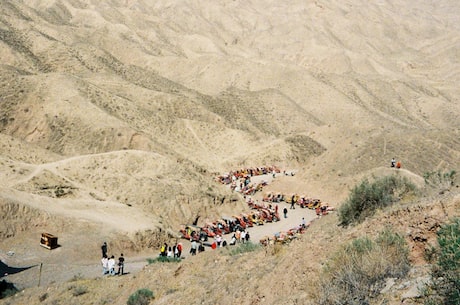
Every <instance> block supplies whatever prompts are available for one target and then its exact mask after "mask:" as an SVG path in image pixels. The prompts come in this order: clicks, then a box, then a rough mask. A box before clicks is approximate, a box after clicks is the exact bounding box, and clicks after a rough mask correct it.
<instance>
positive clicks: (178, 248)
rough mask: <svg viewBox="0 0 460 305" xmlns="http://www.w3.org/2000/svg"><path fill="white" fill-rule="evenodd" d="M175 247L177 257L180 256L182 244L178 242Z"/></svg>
mask: <svg viewBox="0 0 460 305" xmlns="http://www.w3.org/2000/svg"><path fill="white" fill-rule="evenodd" d="M176 249H177V258H180V256H181V255H182V244H181V243H178V244H177V248H176Z"/></svg>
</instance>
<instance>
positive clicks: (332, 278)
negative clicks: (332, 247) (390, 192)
mask: <svg viewBox="0 0 460 305" xmlns="http://www.w3.org/2000/svg"><path fill="white" fill-rule="evenodd" d="M409 269H410V264H409V249H408V247H407V244H406V242H405V240H404V238H403V237H401V236H400V235H399V234H396V233H394V232H392V231H391V230H388V229H387V230H385V231H383V232H381V233H380V234H379V236H378V237H377V238H376V239H375V240H372V239H370V238H368V237H362V238H358V239H355V240H353V241H352V242H351V243H349V244H347V245H344V246H343V247H342V248H341V249H340V250H339V251H337V252H336V253H334V254H333V256H332V257H331V259H330V260H329V261H328V263H327V264H326V267H325V268H324V270H323V272H322V274H321V276H320V280H319V281H318V283H317V285H318V289H317V291H318V294H317V295H316V297H315V298H316V302H315V303H317V304H356V305H358V304H360V305H362V304H369V303H370V300H371V299H372V297H375V296H376V295H378V294H379V292H380V290H381V289H382V288H383V286H384V284H385V279H386V278H388V277H401V276H404V275H405V274H406V273H407V272H408V271H409Z"/></svg>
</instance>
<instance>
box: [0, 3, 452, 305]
mask: <svg viewBox="0 0 460 305" xmlns="http://www.w3.org/2000/svg"><path fill="white" fill-rule="evenodd" d="M459 11H460V2H459V1H456V0H441V1H436V2H433V1H428V0H426V1H425V0H423V1H418V2H417V3H416V4H414V3H412V2H409V1H400V0H382V1H375V2H369V1H361V0H347V1H339V0H332V1H303V0H295V1H289V2H280V1H274V0H269V1H259V0H253V1H207V0H200V1H185V2H180V3H179V2H175V1H170V0H162V1H140V0H111V1H95V0H62V1H54V0H24V1H12V0H5V1H1V2H0V57H1V59H2V60H1V63H0V213H1V214H0V216H1V221H0V254H1V255H2V256H1V257H2V259H5V260H8V261H9V262H10V263H11V264H14V265H17V266H24V265H35V264H38V263H39V262H45V263H46V264H45V265H44V266H45V267H44V274H46V279H45V278H44V279H43V287H40V288H31V289H30V290H27V292H24V294H23V298H22V299H15V300H14V301H13V303H17V304H34V303H43V302H42V301H40V300H39V296H41V295H43V294H44V293H49V298H48V299H46V300H45V301H44V303H50V304H51V303H52V304H53V305H55V304H96V303H97V304H107V303H111V304H125V303H126V300H127V298H128V296H129V295H130V294H131V293H132V292H133V291H135V290H136V289H138V288H139V287H141V286H143V285H146V286H149V287H150V288H151V289H152V290H154V291H157V292H158V295H159V296H158V298H157V301H156V302H157V303H158V304H163V303H164V304H184V303H185V302H187V301H190V300H192V302H191V303H193V304H215V303H220V304H226V303H228V302H229V300H232V301H235V300H236V301H238V302H239V303H241V304H299V303H304V301H305V300H309V299H310V298H311V297H312V293H311V291H310V290H309V286H311V282H312V281H311V280H309V279H310V278H313V279H314V278H315V277H317V276H318V274H319V270H320V267H321V266H323V265H324V264H325V261H326V260H327V255H328V254H330V253H332V251H333V250H334V249H336V248H337V247H338V246H339V245H340V243H342V242H345V241H346V240H349V239H351V238H355V237H356V236H359V235H360V234H376V229H374V228H380V227H381V226H382V225H383V223H384V222H388V223H391V224H392V225H393V226H395V227H397V228H398V229H399V230H400V231H401V232H403V234H405V236H406V237H407V240H408V242H410V243H411V244H410V245H411V247H413V248H411V251H412V252H413V253H412V255H413V261H414V262H416V264H417V265H423V264H424V263H426V262H424V260H423V258H422V257H423V255H422V254H421V253H423V249H425V247H429V246H430V243H432V242H433V240H434V239H433V238H434V231H433V230H434V229H433V228H438V227H439V225H440V224H441V223H442V222H443V221H446V220H447V218H448V217H447V215H450V216H452V215H453V214H455V213H454V212H452V211H456V210H458V209H456V207H458V197H455V194H456V192H458V187H456V185H458V184H459V183H458V179H457V180H456V182H455V183H454V186H453V188H451V189H450V190H449V191H447V189H449V187H446V186H445V185H440V186H437V188H435V189H434V190H429V191H430V192H433V191H434V194H435V195H434V196H432V197H428V198H424V199H420V201H415V202H409V203H405V204H407V206H404V205H403V206H397V207H395V211H392V212H388V211H386V212H382V213H383V216H382V215H380V216H381V218H378V219H377V220H375V221H373V220H372V219H371V220H369V221H370V222H368V223H366V224H363V225H362V226H360V227H359V228H358V229H353V230H345V229H342V228H339V227H337V225H336V224H337V219H336V218H334V217H335V216H334V215H330V216H332V217H330V218H327V219H324V220H327V222H326V221H324V222H318V223H319V224H323V225H324V226H318V227H316V229H315V230H317V231H315V236H309V235H308V234H307V235H306V236H305V237H304V238H303V239H301V240H299V241H296V242H295V243H292V244H291V245H290V246H288V247H286V248H282V249H281V250H280V249H278V248H276V249H266V251H261V252H258V253H255V254H252V255H250V256H244V255H243V256H237V257H230V258H229V257H228V256H226V255H219V254H218V253H217V252H207V253H206V254H203V256H202V257H201V258H200V263H199V264H194V263H193V261H192V262H189V261H190V260H185V261H184V264H183V265H180V266H179V267H177V266H171V265H161V266H154V267H148V268H144V270H143V271H140V270H141V269H142V267H143V264H144V259H145V258H146V257H150V256H152V255H156V253H157V250H158V246H159V245H160V244H161V243H162V242H163V241H165V240H170V239H171V238H173V237H174V236H175V235H176V234H177V228H178V227H180V225H181V224H185V223H190V222H193V221H194V220H195V219H197V218H198V219H199V222H203V221H204V220H205V219H215V218H217V217H220V216H222V215H229V214H232V213H236V212H238V211H244V210H245V209H246V204H245V202H244V200H243V199H242V198H241V197H240V196H238V195H236V194H234V193H232V192H231V191H230V190H229V189H228V188H226V187H225V186H222V185H218V184H216V183H215V181H214V178H215V176H216V175H218V174H222V173H226V172H228V171H230V170H236V169H241V168H247V167H256V166H268V165H277V166H278V167H280V168H281V169H285V170H288V171H290V170H295V172H296V175H295V176H294V177H289V176H287V177H283V179H279V180H278V178H277V179H275V180H277V181H274V182H273V183H270V184H269V186H268V187H267V188H266V191H275V192H286V193H299V194H305V195H308V196H312V197H316V198H320V199H321V200H323V201H324V202H325V203H328V204H330V205H332V206H339V205H340V203H341V202H343V201H344V200H345V199H346V198H347V196H348V193H349V190H350V189H351V188H353V187H354V186H355V185H356V184H357V183H358V182H359V181H361V179H363V178H368V179H372V178H373V177H381V176H385V175H389V174H396V173H397V174H398V175H403V176H405V177H408V178H409V179H410V180H411V181H412V182H414V183H415V184H417V185H419V186H422V187H424V186H425V185H424V178H423V177H424V175H426V174H427V173H429V172H433V171H440V172H448V171H451V170H456V171H457V172H459V169H458V167H459V164H460V103H459V102H458V101H459V96H460V91H459V87H458V84H459V83H460V64H459V63H460V60H459V54H458V49H459V47H460V40H459V38H458V37H460V24H459V18H458V12H459ZM392 157H395V158H397V159H398V160H401V161H402V164H403V168H402V170H400V171H398V172H395V171H394V170H392V169H390V168H389V161H390V160H391V158H392ZM264 191H265V190H264ZM425 191H427V190H425ZM444 196H446V197H447V198H448V199H449V200H447V199H446V198H445V197H444ZM452 198H457V199H452ZM444 202H448V203H449V204H450V205H449V207H447V208H446V209H447V210H448V212H449V213H447V212H445V211H444V209H445V207H444V206H443V205H444ZM446 204H447V203H446ZM417 206H420V208H417ZM399 209H401V210H399ZM449 209H450V210H449ZM302 212H304V211H302V210H296V213H302ZM305 212H307V211H305ZM385 213H390V214H385ZM430 213H433V216H430V217H428V218H427V217H426V215H425V214H430ZM438 213H441V214H442V215H441V216H436V215H437V214H438ZM388 215H389V216H388ZM398 215H403V217H404V220H401V221H402V224H401V223H399V222H398V217H399V216H398ZM430 215H431V214H430ZM299 217H300V215H299ZM299 217H297V216H296V217H292V218H291V217H289V218H288V220H289V221H291V220H292V221H293V223H298V222H299V219H298V218H299ZM382 219H383V220H382ZM379 221H380V222H379ZM283 223H286V222H280V223H279V224H276V225H280V226H281V225H284V224H283ZM276 225H274V226H276ZM268 228H269V227H268V226H267V227H265V226H264V228H263V230H265V229H267V230H270V231H271V229H268ZM273 228H275V227H273ZM276 229H278V228H276ZM312 231H313V230H312ZM42 232H50V233H53V234H55V235H57V236H59V242H60V243H61V245H62V247H60V248H58V249H56V250H53V251H48V250H46V249H44V248H42V247H39V246H38V240H39V236H40V234H41V233H42ZM267 232H268V231H267ZM254 234H255V236H256V233H255V232H254ZM419 235H427V236H429V238H426V239H423V240H425V241H424V242H423V243H419V242H417V240H419V239H418V237H420V236H419ZM422 237H424V236H422ZM104 240H106V241H108V242H109V246H110V249H111V251H113V252H114V253H115V254H116V255H118V253H119V252H121V251H123V252H125V254H126V255H127V257H129V258H130V259H132V260H133V265H132V266H130V268H132V270H133V271H134V270H139V272H138V273H136V275H134V272H133V274H131V275H129V276H126V277H123V278H121V279H112V280H110V281H102V280H100V279H96V280H94V281H87V282H85V281H83V282H78V283H76V284H75V283H73V282H70V283H69V282H67V279H68V278H69V276H70V277H72V276H74V275H75V274H78V270H79V269H80V268H82V266H84V268H86V270H91V272H96V271H94V270H97V263H95V262H97V261H98V259H99V256H100V254H99V247H100V244H101V242H102V241H104ZM10 250H12V251H14V252H15V254H14V255H13V256H12V257H10V256H7V255H6V254H5V253H7V252H8V251H10ZM216 253H217V254H216ZM134 261H136V263H134ZM234 264H238V265H239V266H240V268H235V267H234ZM46 266H48V267H46ZM65 266H73V267H72V268H66V267H65ZM228 266H231V267H228ZM63 269H65V270H66V271H63ZM209 269H213V270H217V271H216V272H215V273H212V274H209V273H207V271H208V270H209ZM50 270H55V271H56V272H55V274H56V280H55V281H56V283H55V284H50V281H51V276H49V274H50ZM300 270H301V271H300ZM36 271H37V267H34V268H32V269H30V270H28V271H26V272H29V273H27V275H26V276H23V277H22V279H21V281H22V283H24V286H35V282H36V278H37V276H36ZM84 273H87V274H89V273H90V271H87V272H86V271H85V272H84ZM23 274H26V273H25V272H24V273H23ZM223 274H225V276H223ZM57 275H62V277H61V278H58V277H57ZM96 275H97V274H96V273H94V274H93V276H96ZM17 276H18V277H20V276H21V275H20V274H18V275H17ZM18 279H19V278H18ZM274 279H276V281H274ZM45 283H46V284H45ZM189 283H193V284H189ZM243 283H246V286H244V287H243V288H241V287H242V285H243ZM72 285H85V286H87V287H89V288H88V289H89V290H90V293H86V294H84V295H83V296H81V297H75V296H73V295H72V294H71V291H72V288H71V287H72ZM182 285H183V286H182ZM69 287H70V288H69ZM120 287H123V289H122V291H120V289H119V288H120ZM205 288H206V289H205ZM221 291H225V293H221V294H220V293H219V292H221ZM210 294H212V295H213V297H210ZM400 294H401V293H400V292H398V291H396V292H395V293H394V296H392V297H387V296H383V297H382V298H380V299H379V300H378V302H380V303H381V302H383V301H384V300H386V302H388V304H400V303H401V299H400V298H398V296H399V295H400ZM248 296H249V297H248ZM385 298H386V299H385ZM95 300H96V301H95ZM412 301H413V302H415V303H416V302H417V300H415V301H414V300H410V302H412ZM9 302H10V301H8V300H5V301H1V302H0V303H5V304H9ZM376 302H377V301H376ZM406 303H407V301H406ZM408 304H409V303H408Z"/></svg>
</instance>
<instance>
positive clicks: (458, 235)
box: [425, 218, 460, 304]
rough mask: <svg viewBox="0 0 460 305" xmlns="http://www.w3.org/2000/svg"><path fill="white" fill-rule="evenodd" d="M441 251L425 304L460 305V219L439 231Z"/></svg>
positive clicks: (433, 270) (433, 271)
mask: <svg viewBox="0 0 460 305" xmlns="http://www.w3.org/2000/svg"><path fill="white" fill-rule="evenodd" d="M438 244H439V250H438V252H437V262H436V264H435V265H434V266H433V269H432V278H433V281H432V285H431V287H430V288H431V294H430V295H429V296H428V298H427V300H426V302H425V304H430V303H437V304H460V218H456V219H454V220H452V221H451V222H450V223H448V224H446V225H444V226H442V227H441V229H440V230H439V231H438Z"/></svg>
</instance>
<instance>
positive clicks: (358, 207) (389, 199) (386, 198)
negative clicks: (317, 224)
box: [338, 176, 416, 226]
mask: <svg viewBox="0 0 460 305" xmlns="http://www.w3.org/2000/svg"><path fill="white" fill-rule="evenodd" d="M415 191H416V187H415V185H414V184H412V183H411V182H410V181H409V180H408V179H407V178H405V177H399V176H387V177H383V178H379V179H377V180H375V181H374V182H372V183H370V182H369V181H368V180H367V179H365V180H363V181H362V182H361V183H360V184H359V185H357V186H355V187H354V188H353V189H352V190H351V192H350V195H349V196H348V198H347V200H346V201H345V202H344V203H342V204H341V206H340V208H339V210H338V216H339V222H340V225H341V226H348V225H350V224H354V223H359V222H362V221H363V220H364V219H366V217H368V216H372V215H373V214H374V213H375V211H376V210H377V209H381V208H384V207H386V206H389V205H391V204H393V203H394V202H396V201H398V200H399V199H400V198H402V197H404V196H405V195H407V194H410V193H415Z"/></svg>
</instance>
